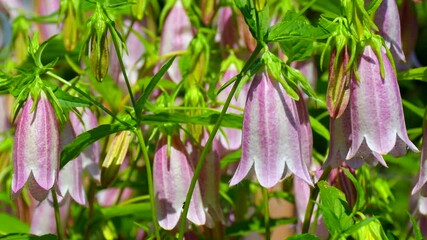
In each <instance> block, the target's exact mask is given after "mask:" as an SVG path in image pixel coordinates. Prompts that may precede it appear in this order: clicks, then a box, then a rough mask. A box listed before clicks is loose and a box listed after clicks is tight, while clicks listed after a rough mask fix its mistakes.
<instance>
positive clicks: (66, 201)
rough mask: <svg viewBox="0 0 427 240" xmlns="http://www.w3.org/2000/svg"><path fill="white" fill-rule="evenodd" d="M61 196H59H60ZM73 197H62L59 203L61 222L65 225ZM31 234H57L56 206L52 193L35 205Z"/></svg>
mask: <svg viewBox="0 0 427 240" xmlns="http://www.w3.org/2000/svg"><path fill="white" fill-rule="evenodd" d="M58 198H59V196H58ZM70 204H71V198H70V196H68V195H67V196H65V197H64V198H63V199H61V201H60V204H59V212H60V216H61V223H62V225H63V226H64V224H65V223H66V220H67V218H68V213H69V209H70ZM30 233H31V234H35V235H45V234H56V233H57V232H56V221H55V208H54V207H53V202H52V193H50V194H49V197H47V198H46V199H45V200H43V201H41V202H40V203H38V204H37V206H35V207H34V211H33V214H32V219H31V229H30Z"/></svg>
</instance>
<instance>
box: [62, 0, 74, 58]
mask: <svg viewBox="0 0 427 240" xmlns="http://www.w3.org/2000/svg"><path fill="white" fill-rule="evenodd" d="M77 26H78V24H77V22H76V12H75V9H74V7H73V4H72V3H71V2H70V3H69V4H68V6H67V10H66V13H65V18H64V27H63V29H62V31H63V34H64V46H65V49H67V51H72V50H73V49H74V48H75V47H76V44H77Z"/></svg>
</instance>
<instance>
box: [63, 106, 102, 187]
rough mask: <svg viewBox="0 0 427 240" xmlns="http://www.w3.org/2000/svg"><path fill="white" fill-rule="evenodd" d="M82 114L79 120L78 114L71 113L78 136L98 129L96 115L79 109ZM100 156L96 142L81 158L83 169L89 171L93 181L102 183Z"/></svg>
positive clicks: (87, 109)
mask: <svg viewBox="0 0 427 240" xmlns="http://www.w3.org/2000/svg"><path fill="white" fill-rule="evenodd" d="M77 110H78V111H80V112H81V118H78V117H77V115H76V114H74V113H70V122H71V126H72V127H73V131H74V133H75V134H76V136H78V135H80V134H82V133H83V132H85V131H88V130H91V129H93V128H96V127H98V119H97V118H96V115H95V114H94V113H93V112H92V111H91V110H90V109H89V108H85V109H79V108H78V109H77ZM99 154H100V146H99V142H98V141H97V142H94V143H93V144H91V145H90V146H89V147H87V148H86V149H85V150H84V151H83V152H82V153H80V155H79V157H81V159H82V164H83V169H86V170H88V171H89V174H90V175H91V176H92V178H93V179H95V180H97V181H100V177H101V175H100V171H99Z"/></svg>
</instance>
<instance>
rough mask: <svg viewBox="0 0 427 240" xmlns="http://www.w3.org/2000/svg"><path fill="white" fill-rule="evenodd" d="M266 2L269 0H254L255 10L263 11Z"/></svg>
mask: <svg viewBox="0 0 427 240" xmlns="http://www.w3.org/2000/svg"><path fill="white" fill-rule="evenodd" d="M266 3H267V0H254V5H255V10H257V11H258V12H261V11H262V10H263V9H264V7H265V4H266Z"/></svg>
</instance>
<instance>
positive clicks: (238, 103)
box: [217, 64, 249, 151]
mask: <svg viewBox="0 0 427 240" xmlns="http://www.w3.org/2000/svg"><path fill="white" fill-rule="evenodd" d="M237 74H238V72H237V68H236V66H235V65H234V64H231V65H230V66H229V67H228V69H227V70H226V71H225V72H224V75H223V77H222V79H221V81H220V82H221V84H225V83H226V82H227V81H229V80H230V79H231V78H233V77H234V76H236V75H237ZM232 88H233V86H232V85H229V86H228V87H227V88H225V89H224V90H223V91H222V92H220V93H219V94H218V96H217V99H218V101H219V102H225V101H226V100H227V97H228V95H230V91H231V89H232ZM248 90H249V85H248V84H245V85H244V86H243V88H242V90H241V91H240V94H239V97H238V99H235V98H234V97H233V99H232V100H231V102H230V107H229V108H228V109H227V112H228V113H236V114H241V113H242V111H241V110H238V109H236V108H244V107H245V99H246V95H247V94H248ZM220 109H222V106H221V107H220ZM219 139H220V140H221V144H222V146H223V147H224V148H225V149H227V150H231V151H234V150H237V149H239V148H240V147H241V144H242V130H240V129H234V128H223V132H221V133H220V134H219Z"/></svg>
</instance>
